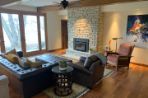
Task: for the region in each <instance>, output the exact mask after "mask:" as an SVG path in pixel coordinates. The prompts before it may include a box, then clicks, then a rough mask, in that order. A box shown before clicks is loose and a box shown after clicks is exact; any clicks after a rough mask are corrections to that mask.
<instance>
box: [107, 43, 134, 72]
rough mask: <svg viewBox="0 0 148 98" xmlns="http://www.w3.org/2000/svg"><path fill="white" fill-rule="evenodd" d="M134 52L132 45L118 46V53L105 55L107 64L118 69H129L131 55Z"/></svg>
mask: <svg viewBox="0 0 148 98" xmlns="http://www.w3.org/2000/svg"><path fill="white" fill-rule="evenodd" d="M133 50H134V45H133V44H130V43H123V44H121V45H120V46H119V49H118V52H117V53H115V52H110V53H108V54H107V64H109V65H113V66H116V69H117V70H118V68H120V67H127V68H129V63H130V59H131V57H132V56H131V54H132V52H133Z"/></svg>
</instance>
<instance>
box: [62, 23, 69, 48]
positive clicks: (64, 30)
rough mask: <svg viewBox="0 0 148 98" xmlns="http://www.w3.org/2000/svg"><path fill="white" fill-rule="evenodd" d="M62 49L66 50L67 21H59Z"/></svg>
mask: <svg viewBox="0 0 148 98" xmlns="http://www.w3.org/2000/svg"><path fill="white" fill-rule="evenodd" d="M61 33H62V34H61V35H62V49H67V48H68V28H67V20H61Z"/></svg>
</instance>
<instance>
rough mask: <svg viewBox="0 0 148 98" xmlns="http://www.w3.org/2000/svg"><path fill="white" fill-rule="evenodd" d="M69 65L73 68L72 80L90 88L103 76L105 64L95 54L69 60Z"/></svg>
mask: <svg viewBox="0 0 148 98" xmlns="http://www.w3.org/2000/svg"><path fill="white" fill-rule="evenodd" d="M69 65H70V66H72V67H73V68H74V71H73V76H72V78H73V81H74V82H76V83H78V84H81V85H83V86H86V87H88V88H92V87H93V86H94V85H95V84H96V83H97V82H98V81H99V80H100V79H102V77H103V73H104V67H105V66H104V63H103V61H102V59H101V58H99V57H98V56H97V55H91V56H89V57H87V58H85V57H81V58H80V60H79V61H78V62H76V63H71V62H69Z"/></svg>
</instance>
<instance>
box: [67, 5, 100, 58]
mask: <svg viewBox="0 0 148 98" xmlns="http://www.w3.org/2000/svg"><path fill="white" fill-rule="evenodd" d="M101 15H102V13H101V12H100V6H94V7H82V8H71V9H69V10H68V49H67V51H66V55H71V56H72V57H74V56H79V57H80V56H88V55H90V49H93V50H96V51H99V52H100V51H102V45H103V43H102V42H101V41H102V40H103V39H102V38H103V37H102V33H101V32H102V31H101V30H102V27H101V26H102V25H100V24H102V22H101V20H102V19H101Z"/></svg>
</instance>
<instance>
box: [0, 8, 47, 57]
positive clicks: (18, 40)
mask: <svg viewBox="0 0 148 98" xmlns="http://www.w3.org/2000/svg"><path fill="white" fill-rule="evenodd" d="M0 16H1V17H0V20H1V21H0V22H1V25H0V28H2V30H1V29H0V42H1V49H2V51H3V52H7V51H10V50H12V49H14V48H15V49H16V50H17V51H21V50H23V52H24V54H27V53H35V54H36V53H38V52H40V51H45V50H46V36H45V35H46V34H45V33H46V32H45V16H44V14H40V13H31V12H28V13H27V12H25V13H24V12H23V11H21V12H18V11H17V12H16V11H12V12H11V10H10V11H9V10H8V11H1V10H0Z"/></svg>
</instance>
